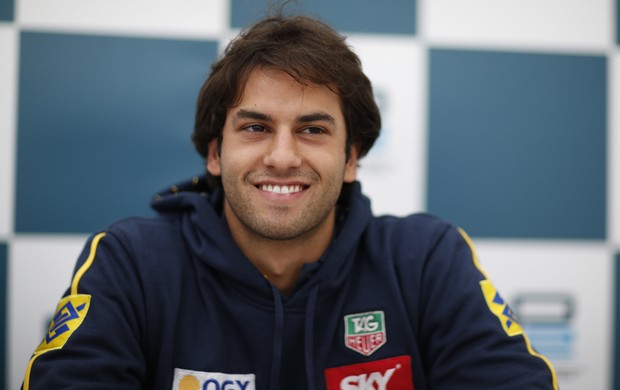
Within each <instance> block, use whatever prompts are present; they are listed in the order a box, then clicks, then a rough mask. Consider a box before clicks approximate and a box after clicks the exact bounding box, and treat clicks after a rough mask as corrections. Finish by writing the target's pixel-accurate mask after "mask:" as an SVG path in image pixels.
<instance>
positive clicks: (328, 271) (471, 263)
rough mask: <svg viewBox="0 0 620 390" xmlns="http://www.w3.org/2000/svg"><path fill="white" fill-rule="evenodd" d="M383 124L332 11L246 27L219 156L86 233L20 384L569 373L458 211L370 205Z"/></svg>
mask: <svg viewBox="0 0 620 390" xmlns="http://www.w3.org/2000/svg"><path fill="white" fill-rule="evenodd" d="M380 127H381V120H380V115H379V111H378V109H377V106H376V104H375V102H374V99H373V92H372V86H371V83H370V81H369V80H368V78H367V77H366V76H365V75H364V73H363V72H362V68H361V64H360V62H359V59H358V57H357V56H356V55H355V54H354V53H353V51H351V50H350V48H349V47H348V46H347V45H346V43H345V39H344V38H343V37H342V36H340V35H339V34H337V33H336V32H335V31H334V30H332V29H331V28H330V27H329V26H327V25H325V24H324V23H322V22H320V21H317V20H315V19H312V18H307V17H301V16H297V17H287V16H284V15H281V14H277V15H274V16H271V17H268V18H266V19H264V20H262V21H260V22H259V23H257V24H256V25H254V26H252V27H250V28H249V29H247V30H245V31H243V32H242V33H241V34H240V35H239V36H238V37H237V38H236V39H235V40H233V41H232V42H231V43H230V45H229V46H228V48H227V49H226V51H225V52H224V53H223V56H222V57H221V58H220V59H219V60H218V61H217V62H216V63H215V64H213V67H212V71H211V74H210V76H209V78H208V79H207V81H206V82H205V84H204V85H203V87H202V89H201V91H200V95H199V98H198V104H197V113H196V122H195V129H194V134H193V141H194V144H195V146H196V149H197V150H198V152H199V153H200V155H201V156H202V157H203V158H204V160H205V164H206V169H207V172H206V176H204V177H195V178H194V179H192V180H189V181H186V182H183V183H180V184H177V185H174V186H172V187H170V189H168V190H166V191H164V192H162V193H160V194H158V195H156V196H155V198H154V200H153V203H152V205H153V207H154V208H155V209H156V210H157V211H158V213H159V215H158V216H157V217H156V218H153V219H146V218H131V219H126V220H123V221H120V222H118V223H115V224H114V225H112V226H110V227H109V228H108V229H106V230H105V231H103V232H98V233H96V234H94V235H93V236H92V237H91V239H90V240H89V242H88V243H87V245H86V248H85V250H84V252H83V254H82V255H81V256H80V258H79V259H78V263H77V267H76V271H75V274H74V277H73V280H72V282H71V285H70V287H69V289H68V290H67V293H66V295H65V296H64V297H63V298H62V299H61V301H60V303H59V305H58V308H57V314H56V315H55V316H54V319H53V321H52V323H51V324H50V328H49V331H48V334H47V335H46V337H45V338H44V340H43V341H42V342H41V344H40V345H39V347H38V348H37V349H36V351H35V353H34V355H33V356H32V358H31V360H30V363H29V364H28V368H27V372H26V375H25V379H24V385H23V388H24V389H44V388H45V389H69V388H79V389H171V388H172V389H179V390H198V389H202V390H215V389H217V390H224V389H227V390H232V389H246V390H253V389H285V390H288V389H295V390H297V389H301V390H303V389H309V390H315V389H327V390H336V389H338V390H351V389H360V390H361V389H384V390H408V389H409V390H412V389H416V390H421V389H557V379H556V376H555V374H554V371H553V369H552V367H551V365H550V364H549V361H548V360H547V359H546V358H545V357H544V356H542V355H540V354H539V353H537V352H536V350H535V349H534V347H533V346H532V345H531V344H530V342H529V340H528V338H527V336H526V335H525V334H524V332H523V329H522V328H521V326H520V325H519V323H518V321H517V319H516V318H515V317H514V315H513V314H512V311H511V310H510V307H509V306H508V304H507V303H506V302H505V301H504V300H503V299H502V298H501V296H500V295H499V294H498V292H497V290H496V289H495V288H494V286H493V285H492V284H491V282H490V281H489V280H488V278H487V276H486V274H485V273H484V272H483V271H482V269H481V268H480V266H479V263H478V261H477V258H476V255H475V252H474V250H473V247H472V243H471V240H470V239H469V238H468V236H467V235H466V234H465V233H464V232H463V231H462V230H461V229H459V228H457V227H454V226H452V225H451V224H449V223H447V222H444V221H442V220H441V219H439V218H437V217H434V216H430V215H426V214H417V215H411V216H408V217H405V218H395V217H390V216H383V217H376V216H373V215H372V214H371V211H370V210H371V209H370V201H369V200H368V199H367V198H366V197H365V196H364V195H363V194H362V192H361V186H360V184H359V183H358V182H357V181H356V173H357V166H358V163H359V162H360V160H361V159H362V158H363V157H364V156H365V154H366V153H367V152H368V151H369V150H370V148H371V147H372V145H373V143H374V142H375V140H376V138H377V137H378V136H379V129H380Z"/></svg>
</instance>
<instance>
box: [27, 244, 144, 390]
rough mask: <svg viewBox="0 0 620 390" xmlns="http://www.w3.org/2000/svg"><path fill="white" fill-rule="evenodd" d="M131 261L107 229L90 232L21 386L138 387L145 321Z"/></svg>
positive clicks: (34, 388) (32, 389)
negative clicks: (94, 233) (94, 232)
mask: <svg viewBox="0 0 620 390" xmlns="http://www.w3.org/2000/svg"><path fill="white" fill-rule="evenodd" d="M140 291H141V289H140V279H139V275H138V272H137V271H136V268H135V263H134V262H133V261H132V259H131V256H130V255H129V254H128V252H127V251H126V250H125V248H124V247H123V245H122V244H121V243H120V242H119V240H117V239H116V238H115V236H114V235H113V234H110V233H99V234H96V235H93V236H92V237H91V238H90V239H89V240H88V242H87V244H86V246H85V248H84V250H83V252H82V254H81V255H80V257H79V259H78V262H77V265H76V268H75V272H74V275H73V278H72V281H71V285H70V287H69V289H68V290H67V292H66V293H65V296H64V297H63V298H62V299H61V300H60V302H59V304H58V307H57V309H56V314H55V315H54V318H53V320H52V322H51V324H50V326H49V329H48V332H47V334H46V335H45V337H44V339H43V341H42V342H41V344H40V345H39V346H38V348H37V349H36V351H35V352H34V354H33V355H32V357H31V359H30V361H29V363H28V366H27V369H26V373H25V377H24V382H23V385H22V389H24V390H37V389H112V388H113V389H140V388H142V385H143V384H144V380H145V371H146V370H145V360H144V357H143V353H142V348H141V336H140V335H141V331H140V330H141V329H143V325H144V314H143V305H142V304H141V301H142V297H141V294H140Z"/></svg>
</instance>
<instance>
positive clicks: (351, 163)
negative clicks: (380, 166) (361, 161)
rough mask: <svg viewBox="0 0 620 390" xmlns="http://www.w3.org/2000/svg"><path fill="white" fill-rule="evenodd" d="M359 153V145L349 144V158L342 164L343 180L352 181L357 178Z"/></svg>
mask: <svg viewBox="0 0 620 390" xmlns="http://www.w3.org/2000/svg"><path fill="white" fill-rule="evenodd" d="M359 153H360V148H359V145H351V150H350V152H349V159H348V160H347V162H346V163H345V166H344V180H343V181H344V182H345V183H353V182H354V181H355V180H356V179H357V160H358V156H359Z"/></svg>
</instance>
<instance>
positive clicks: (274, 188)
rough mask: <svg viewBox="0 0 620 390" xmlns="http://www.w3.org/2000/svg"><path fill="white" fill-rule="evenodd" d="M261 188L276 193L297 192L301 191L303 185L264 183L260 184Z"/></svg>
mask: <svg viewBox="0 0 620 390" xmlns="http://www.w3.org/2000/svg"><path fill="white" fill-rule="evenodd" d="M260 189H261V190H263V191H267V192H273V193H274V194H292V193H295V192H300V191H301V186H299V185H295V186H279V185H271V184H264V185H261V186H260Z"/></svg>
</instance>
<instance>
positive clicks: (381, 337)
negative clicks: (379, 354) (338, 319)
mask: <svg viewBox="0 0 620 390" xmlns="http://www.w3.org/2000/svg"><path fill="white" fill-rule="evenodd" d="M344 332H345V335H344V344H345V346H346V347H347V348H349V349H352V350H354V351H355V352H358V353H361V354H362V355H364V356H370V355H372V354H373V353H374V352H375V351H376V350H378V349H379V348H381V346H383V344H385V342H386V341H387V335H386V333H385V314H384V313H383V312H382V311H369V312H366V313H357V314H350V315H347V316H345V317H344Z"/></svg>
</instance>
